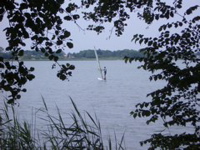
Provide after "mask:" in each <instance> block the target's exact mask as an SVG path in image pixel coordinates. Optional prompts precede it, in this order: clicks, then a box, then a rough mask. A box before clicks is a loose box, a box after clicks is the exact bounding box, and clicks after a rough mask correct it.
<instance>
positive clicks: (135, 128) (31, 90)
mask: <svg viewBox="0 0 200 150" xmlns="http://www.w3.org/2000/svg"><path fill="white" fill-rule="evenodd" d="M61 63H66V62H61ZM69 63H71V64H74V65H75V67H76V69H75V70H74V71H73V75H72V77H70V79H69V81H61V80H59V79H58V78H57V77H56V73H57V70H58V68H56V69H51V66H52V62H49V61H33V62H32V61H28V62H26V64H27V66H33V67H35V72H34V74H35V76H36V78H35V79H34V80H33V81H32V82H29V83H28V84H27V85H26V88H27V90H28V91H27V92H26V93H24V94H22V99H20V100H19V104H20V105H19V107H18V113H19V115H20V118H22V119H25V120H28V121H29V120H31V114H32V113H33V111H32V110H33V108H40V107H43V102H42V98H41V97H44V99H45V101H46V103H47V105H48V107H49V109H50V110H51V112H52V113H55V112H56V106H58V108H59V109H60V110H61V112H63V115H65V114H67V113H69V112H71V110H72V109H73V106H72V104H71V101H70V97H71V98H72V99H73V101H74V102H75V103H76V105H77V106H78V108H79V110H80V111H81V112H83V111H88V112H89V113H90V114H91V115H92V116H94V115H95V114H96V115H97V118H98V119H99V120H100V123H101V127H102V130H103V135H104V137H108V135H110V136H113V137H114V133H116V135H117V137H118V139H120V137H122V135H123V134H124V133H125V145H126V148H127V149H135V150H142V149H146V148H145V147H140V144H139V141H141V140H145V139H147V138H149V137H150V135H151V133H152V132H156V131H159V130H161V129H162V128H161V126H160V125H159V124H157V125H150V126H147V125H146V123H145V120H144V119H133V118H132V117H131V116H130V112H131V111H132V110H134V106H135V104H137V103H138V102H142V101H144V100H147V99H148V98H146V94H147V93H149V92H151V91H153V90H155V89H158V88H160V87H162V85H164V83H162V82H158V83H155V82H150V81H149V75H150V73H148V72H146V71H143V70H141V69H137V66H138V65H139V63H135V62H133V63H131V64H129V63H127V64H126V63H124V61H101V65H102V67H103V66H106V67H107V81H99V80H97V78H98V77H100V74H99V72H98V69H97V63H96V61H70V62H69Z"/></svg>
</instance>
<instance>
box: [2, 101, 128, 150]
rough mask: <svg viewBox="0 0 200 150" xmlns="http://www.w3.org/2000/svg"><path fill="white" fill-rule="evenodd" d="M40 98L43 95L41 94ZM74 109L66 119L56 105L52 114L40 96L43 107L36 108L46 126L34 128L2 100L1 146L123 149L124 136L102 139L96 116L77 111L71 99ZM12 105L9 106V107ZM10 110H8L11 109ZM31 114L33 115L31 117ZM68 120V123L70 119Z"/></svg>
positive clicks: (23, 149) (28, 149)
mask: <svg viewBox="0 0 200 150" xmlns="http://www.w3.org/2000/svg"><path fill="white" fill-rule="evenodd" d="M42 99H43V98H42ZM71 102H72V105H73V109H74V111H73V112H72V113H70V114H69V115H70V118H71V120H70V121H68V123H66V121H65V120H64V119H63V116H62V115H61V112H60V110H59V108H58V107H57V115H56V116H55V115H51V114H50V113H49V110H48V106H47V104H46V102H45V100H44V99H43V104H44V109H39V111H41V112H42V113H43V114H44V116H45V117H41V118H40V119H42V120H44V121H45V123H46V127H47V130H38V129H36V126H37V125H36V121H32V122H34V123H35V124H33V123H32V124H30V123H28V122H26V121H23V122H20V121H19V119H18V117H17V114H16V113H15V109H14V107H13V106H10V105H7V104H6V103H4V108H3V109H1V114H0V149H5V150H12V149H15V150H47V149H52V150H65V149H66V150H82V149H83V150H84V149H87V150H113V149H116V150H124V149H125V146H124V136H123V137H122V138H121V140H120V141H119V142H118V141H117V138H116V135H115V140H114V142H113V141H112V140H111V138H108V140H107V141H106V142H105V140H103V138H102V137H103V136H102V130H101V125H100V122H99V120H98V119H97V117H96V115H95V117H92V116H91V115H90V114H89V113H88V112H85V113H83V114H82V113H80V111H79V109H78V108H77V106H76V104H75V103H74V101H73V100H72V99H71ZM9 107H11V109H9ZM10 110H11V112H10ZM33 118H34V117H33ZM69 122H70V123H69Z"/></svg>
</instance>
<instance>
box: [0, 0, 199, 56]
mask: <svg viewBox="0 0 200 150" xmlns="http://www.w3.org/2000/svg"><path fill="white" fill-rule="evenodd" d="M169 1H171V2H172V0H168V2H169ZM196 4H200V0H190V1H188V0H184V6H192V5H196ZM177 19H178V18H177ZM179 19H180V18H179ZM167 22H168V20H162V21H160V22H155V23H153V24H151V25H147V24H145V23H144V22H143V21H141V20H139V19H138V18H137V17H136V13H135V14H131V19H130V20H128V21H127V24H128V26H127V27H126V28H125V32H124V33H123V35H121V36H120V37H117V36H116V35H115V34H114V32H113V33H112V34H111V33H110V30H111V28H112V26H111V25H108V26H106V30H105V31H103V33H101V34H100V35H97V33H95V32H92V31H87V30H82V29H80V28H79V27H78V26H76V25H75V24H73V23H69V22H66V23H64V26H65V27H66V28H67V29H68V30H69V31H70V32H71V38H72V40H73V43H74V47H73V48H72V49H68V48H67V47H66V49H65V52H66V53H68V52H70V53H73V52H79V51H81V50H87V49H94V47H95V48H96V49H103V50H111V51H114V50H123V49H134V50H139V49H141V48H143V47H144V46H142V45H139V44H136V43H134V42H132V41H131V39H132V37H133V35H134V34H145V35H146V36H158V35H159V33H158V27H159V26H160V25H161V24H164V23H167ZM77 23H78V24H79V26H81V28H85V27H86V26H87V24H86V22H85V21H84V20H83V19H80V20H79V21H78V22H77ZM0 24H1V26H0V34H1V41H0V46H1V47H3V48H5V47H6V45H7V42H6V38H5V33H4V32H2V30H3V29H4V28H5V27H6V25H7V22H6V18H5V19H4V20H3V21H2V22H0ZM109 37H110V38H109ZM27 45H28V46H27V49H29V46H30V44H27Z"/></svg>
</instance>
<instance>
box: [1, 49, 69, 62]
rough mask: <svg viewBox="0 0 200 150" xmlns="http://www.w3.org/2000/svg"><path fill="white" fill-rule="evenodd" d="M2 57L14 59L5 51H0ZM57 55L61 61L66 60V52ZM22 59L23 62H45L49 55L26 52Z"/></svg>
mask: <svg viewBox="0 0 200 150" xmlns="http://www.w3.org/2000/svg"><path fill="white" fill-rule="evenodd" d="M0 55H1V56H3V58H5V59H12V57H13V56H12V55H11V53H9V52H5V51H3V50H0ZM55 55H56V56H58V57H59V58H60V59H66V54H65V53H64V52H61V53H59V54H57V53H55ZM21 59H22V60H44V59H48V54H44V53H42V52H36V51H29V50H26V51H24V52H23V56H22V57H21Z"/></svg>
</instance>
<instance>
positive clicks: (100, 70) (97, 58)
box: [94, 48, 103, 79]
mask: <svg viewBox="0 0 200 150" xmlns="http://www.w3.org/2000/svg"><path fill="white" fill-rule="evenodd" d="M94 53H95V56H96V60H97V63H98V67H99V72H100V75H101V78H102V79H103V73H102V69H101V65H100V62H99V57H98V55H97V51H96V49H95V48H94Z"/></svg>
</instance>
